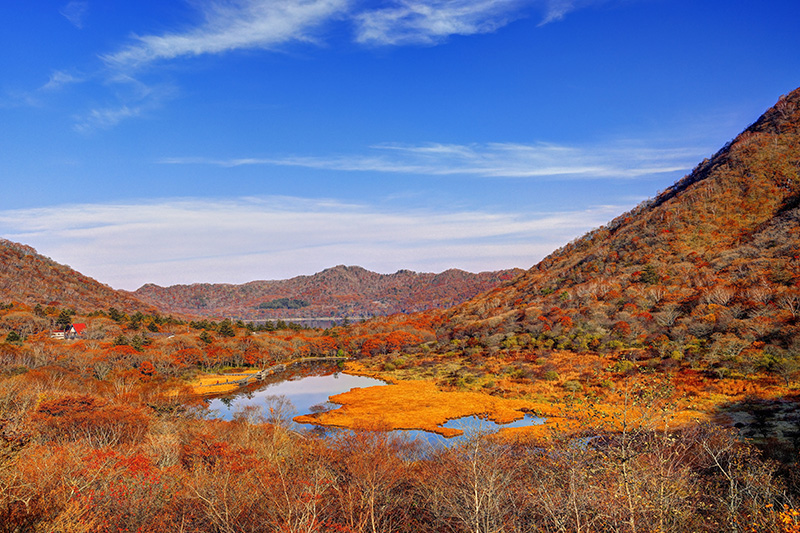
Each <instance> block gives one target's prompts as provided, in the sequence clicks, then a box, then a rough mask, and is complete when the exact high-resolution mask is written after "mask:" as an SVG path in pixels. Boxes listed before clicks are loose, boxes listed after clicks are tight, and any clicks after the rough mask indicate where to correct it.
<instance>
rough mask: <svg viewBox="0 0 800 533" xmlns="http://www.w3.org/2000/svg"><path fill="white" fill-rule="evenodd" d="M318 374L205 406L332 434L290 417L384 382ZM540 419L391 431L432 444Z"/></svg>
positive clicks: (463, 421)
mask: <svg viewBox="0 0 800 533" xmlns="http://www.w3.org/2000/svg"><path fill="white" fill-rule="evenodd" d="M317 372H323V373H322V375H307V374H306V375H302V376H297V375H294V376H293V375H291V374H290V375H288V376H287V377H286V378H285V379H283V380H280V381H276V382H274V383H269V384H266V385H262V386H260V387H258V388H256V389H253V388H251V389H248V390H244V391H240V392H236V393H233V394H230V395H226V396H224V397H219V398H214V399H212V400H210V402H209V409H211V410H212V412H213V416H216V417H218V418H222V419H225V420H232V419H233V418H234V416H235V415H236V413H240V412H242V411H243V410H244V409H246V408H252V407H255V408H257V412H259V411H258V410H260V412H261V413H263V415H264V416H265V417H266V418H270V417H274V418H279V419H281V420H282V421H283V422H285V423H286V424H288V425H289V426H291V427H293V428H294V429H295V430H298V431H309V432H314V433H317V434H320V435H323V436H325V435H333V434H335V433H337V432H341V431H349V430H343V429H339V428H327V427H321V426H314V425H311V424H298V423H296V422H294V421H292V418H294V417H295V416H297V415H303V414H308V413H312V412H318V411H322V410H325V411H327V410H331V409H336V408H337V407H338V405H337V404H335V403H332V402H330V401H329V398H330V397H331V396H334V395H336V394H340V393H343V392H347V391H349V390H351V389H353V388H356V387H376V386H383V385H386V383H385V382H383V381H380V380H378V379H374V378H369V377H364V376H354V375H351V374H347V373H345V372H331V371H330V370H329V369H328V370H326V371H320V370H317ZM543 422H544V419H542V418H537V417H534V416H532V415H526V416H525V417H524V418H522V419H520V420H516V421H514V422H511V423H509V424H504V425H499V424H496V423H494V422H492V421H490V420H485V419H482V418H478V417H476V416H467V417H463V418H458V419H453V420H449V421H448V422H447V423H445V424H443V426H444V427H449V428H456V429H461V430H463V431H464V434H463V435H460V436H457V437H450V438H445V437H443V436H441V435H439V434H437V433H432V432H429V431H422V430H398V431H394V432H392V433H396V434H399V435H403V436H406V437H408V438H410V439H419V440H422V441H423V442H428V443H429V444H432V445H441V444H452V443H456V442H459V441H460V440H462V439H464V438H467V437H468V436H469V435H470V434H474V433H475V432H481V433H494V432H496V431H498V430H499V429H501V428H512V427H525V426H531V425H536V424H541V423H543Z"/></svg>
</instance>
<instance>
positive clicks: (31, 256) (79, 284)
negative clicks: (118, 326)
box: [0, 239, 154, 312]
mask: <svg viewBox="0 0 800 533" xmlns="http://www.w3.org/2000/svg"><path fill="white" fill-rule="evenodd" d="M0 301H16V302H19V303H24V304H26V305H29V306H31V307H33V306H35V305H37V304H39V305H41V306H55V307H67V308H71V309H73V310H76V311H87V312H88V311H92V310H95V309H106V308H109V307H117V308H119V309H126V310H130V311H131V312H133V311H153V310H154V308H153V307H152V306H151V305H149V304H146V303H144V302H142V301H140V300H138V299H137V298H135V297H133V296H130V295H128V294H127V293H124V292H121V291H116V290H114V289H112V288H111V287H109V286H107V285H103V284H101V283H98V282H97V281H96V280H94V279H92V278H90V277H88V276H85V275H83V274H81V273H80V272H76V271H75V270H73V269H71V268H70V267H68V266H65V265H61V264H59V263H56V262H55V261H53V260H52V259H49V258H47V257H44V256H42V255H40V254H38V253H36V250H34V249H33V248H31V247H30V246H26V245H23V244H18V243H15V242H11V241H8V240H5V239H0Z"/></svg>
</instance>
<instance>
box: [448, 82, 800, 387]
mask: <svg viewBox="0 0 800 533" xmlns="http://www.w3.org/2000/svg"><path fill="white" fill-rule="evenodd" d="M799 172H800V90H795V91H794V92H792V93H791V94H789V95H786V96H784V97H781V99H780V100H779V101H778V103H777V104H776V105H775V106H774V107H773V108H771V109H770V110H768V111H767V112H766V113H765V114H764V115H763V116H762V117H761V118H759V119H758V121H757V122H755V123H754V124H753V125H752V126H750V127H749V128H747V129H746V130H745V131H744V132H743V133H741V134H740V135H739V136H737V137H736V138H735V139H734V140H733V141H732V142H730V143H729V144H727V145H726V146H725V147H723V148H722V149H721V150H720V151H719V152H717V153H716V154H715V155H714V156H713V157H712V158H711V159H707V160H704V161H703V162H701V163H700V164H699V165H698V166H697V168H695V169H694V171H693V172H692V173H691V174H689V175H688V176H686V177H684V178H683V179H682V180H680V181H678V182H677V183H676V184H675V185H673V186H672V187H670V188H668V189H667V190H665V191H664V192H662V193H661V194H659V195H658V196H656V197H655V198H654V199H652V200H649V201H646V202H644V203H642V204H641V205H639V206H638V207H637V208H636V209H634V210H633V211H631V212H629V213H626V214H624V215H621V216H620V217H618V218H616V219H615V220H613V221H612V222H610V223H609V224H608V225H606V226H604V227H601V228H598V229H596V230H594V231H592V232H591V233H589V234H588V235H586V236H584V237H582V238H580V239H578V240H576V241H575V242H573V243H571V244H569V245H568V246H565V247H564V248H562V249H560V250H558V251H556V252H555V253H553V254H552V255H550V256H549V257H547V258H546V259H544V260H543V261H542V262H540V263H539V264H538V265H536V266H535V267H534V268H532V269H530V270H529V271H528V272H526V273H525V274H523V275H522V276H520V277H519V278H517V280H516V281H515V282H514V283H513V284H509V285H506V286H504V287H502V288H498V289H495V290H493V291H490V292H488V293H485V294H482V295H480V296H478V297H476V298H475V299H473V300H471V301H469V302H467V303H465V304H463V305H461V306H458V307H456V308H454V309H453V310H452V311H450V313H449V315H448V316H449V319H448V320H449V328H448V334H449V335H450V336H451V338H454V339H467V340H469V343H470V345H472V346H478V347H480V346H483V347H485V348H488V349H490V350H496V349H497V348H498V347H500V345H501V343H504V344H503V346H506V347H508V346H512V347H514V348H515V349H519V348H520V347H523V346H527V347H528V348H530V349H537V348H538V349H541V348H544V349H550V348H554V349H555V348H558V349H563V350H570V351H574V352H585V351H588V350H592V351H605V352H609V351H612V352H613V351H620V350H622V351H626V352H627V353H629V355H630V357H631V358H632V359H634V360H635V359H637V358H648V359H649V358H653V357H656V358H658V359H662V360H667V361H669V360H672V362H673V363H675V362H678V361H681V360H684V359H685V360H687V361H689V362H691V363H693V364H697V365H700V364H702V366H703V367H704V368H708V369H713V370H714V372H716V373H717V374H718V375H720V376H725V375H727V374H729V373H731V372H738V373H743V374H744V375H747V374H748V373H750V372H752V371H753V370H754V367H758V366H759V365H760V366H762V367H765V368H766V367H769V368H772V369H776V370H781V369H782V371H783V372H785V373H792V372H794V370H796V369H797V367H798V362H797V358H798V356H800V328H798V315H799V314H800V224H799V222H800V207H799V205H800V176H798V173H799Z"/></svg>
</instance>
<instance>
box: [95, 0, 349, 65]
mask: <svg viewBox="0 0 800 533" xmlns="http://www.w3.org/2000/svg"><path fill="white" fill-rule="evenodd" d="M347 5H348V2H347V0H238V1H225V2H223V1H214V2H206V3H203V4H201V6H202V10H203V15H204V18H205V22H204V23H203V24H202V25H200V26H198V27H195V28H190V29H187V30H185V31H183V32H175V33H166V34H163V35H144V36H136V37H135V41H136V42H135V43H134V44H131V45H130V46H127V47H125V48H123V49H122V50H120V51H118V52H115V53H113V54H109V55H106V56H104V59H105V61H106V62H107V63H108V64H109V65H112V66H114V67H116V68H123V69H128V68H131V67H137V66H141V65H144V64H147V63H151V62H153V61H156V60H168V59H174V58H178V57H183V56H199V55H204V54H218V53H223V52H229V51H232V50H241V49H254V48H267V49H268V48H272V47H274V46H277V45H280V44H282V43H286V42H290V41H311V40H313V35H312V30H313V29H314V28H315V27H317V26H318V25H319V24H322V23H324V22H326V21H329V20H330V19H331V18H332V17H335V16H336V15H337V14H339V13H342V12H343V11H344V10H345V8H346V7H347Z"/></svg>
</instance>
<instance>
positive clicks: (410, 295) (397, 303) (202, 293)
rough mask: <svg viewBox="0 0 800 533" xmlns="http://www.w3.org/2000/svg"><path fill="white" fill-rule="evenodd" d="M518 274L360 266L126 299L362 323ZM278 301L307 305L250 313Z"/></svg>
mask: <svg viewBox="0 0 800 533" xmlns="http://www.w3.org/2000/svg"><path fill="white" fill-rule="evenodd" d="M521 272H522V270H521V269H506V270H501V271H495V272H480V273H477V274H474V273H470V272H466V271H464V270H460V269H455V268H452V269H448V270H445V271H443V272H441V273H418V272H414V271H411V270H408V269H401V270H398V271H397V272H394V273H392V274H379V273H377V272H372V271H369V270H367V269H365V268H363V267H360V266H346V265H337V266H334V267H330V268H326V269H324V270H322V271H320V272H318V273H316V274H312V275H301V276H295V277H292V278H289V279H285V280H255V281H251V282H247V283H243V284H228V283H195V284H178V285H171V286H169V287H161V286H158V285H155V284H146V285H143V286H142V287H140V288H139V289H137V290H136V291H134V292H133V293H132V294H134V295H135V296H136V297H137V298H140V299H142V300H144V301H146V302H148V303H150V304H152V305H154V306H156V307H158V308H160V309H162V310H163V311H164V312H174V313H184V314H198V315H202V316H213V315H225V316H231V315H235V316H237V318H242V319H245V320H248V319H274V318H304V317H322V316H331V317H349V318H365V317H369V316H373V315H388V314H394V313H398V312H405V313H410V312H417V311H423V310H426V309H431V308H446V307H450V306H451V305H453V304H454V303H459V302H461V301H463V300H465V299H466V298H468V297H471V296H474V295H475V294H478V293H479V292H481V291H483V290H487V289H490V288H493V287H496V286H498V285H499V284H501V283H503V282H507V281H509V280H510V279H512V278H513V277H514V276H515V275H517V274H519V273H521ZM282 298H283V299H285V298H294V299H298V300H303V301H307V302H308V304H309V305H307V306H304V307H303V308H302V309H256V308H257V307H258V306H259V305H260V304H264V303H268V302H270V301H273V300H278V299H282Z"/></svg>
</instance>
